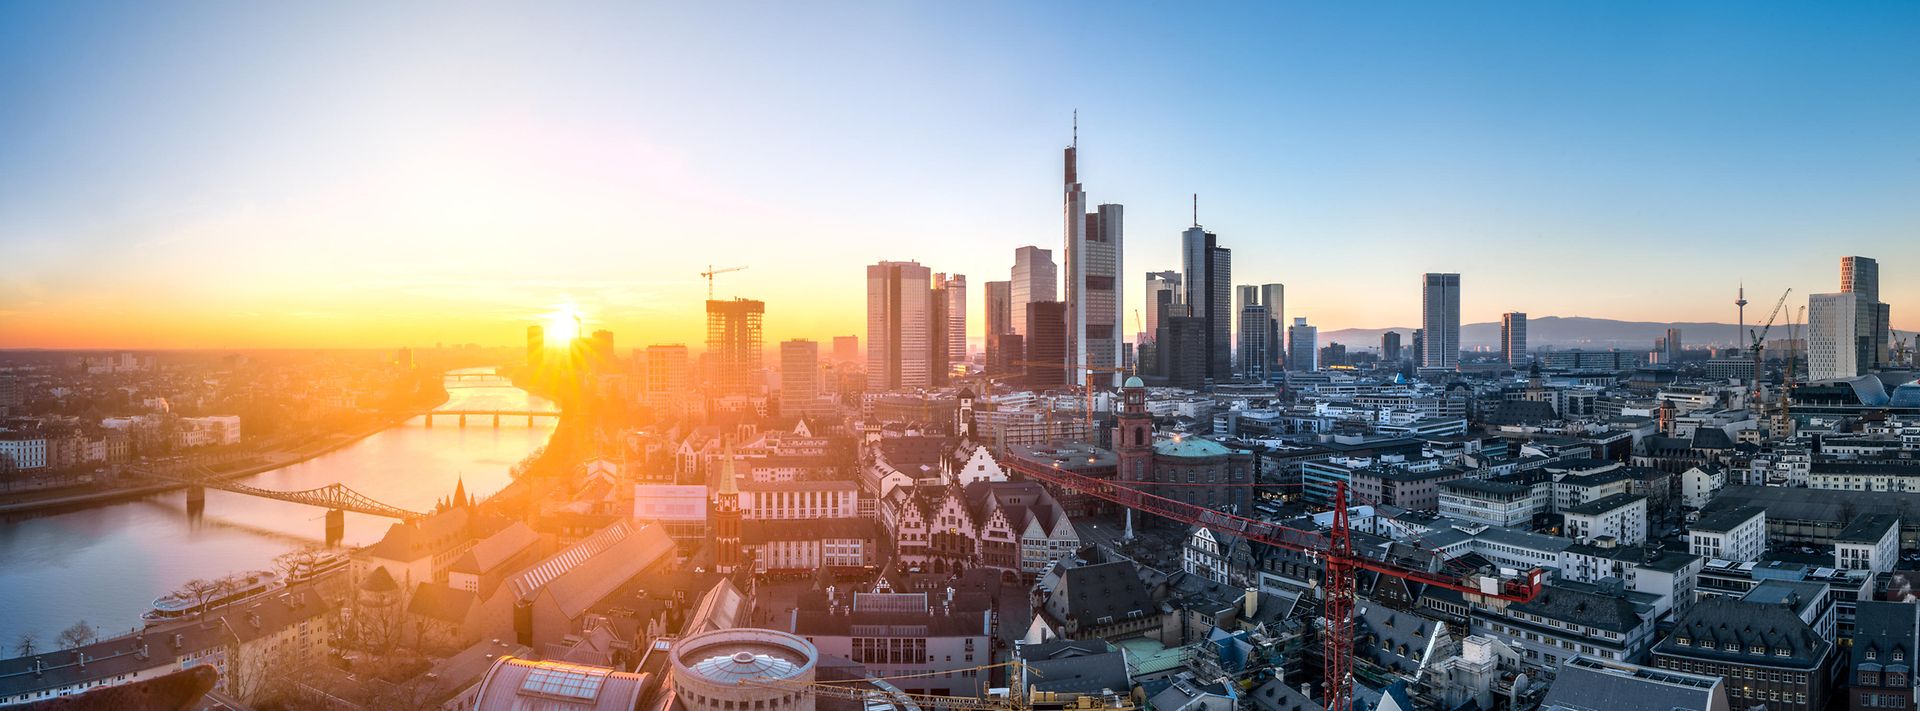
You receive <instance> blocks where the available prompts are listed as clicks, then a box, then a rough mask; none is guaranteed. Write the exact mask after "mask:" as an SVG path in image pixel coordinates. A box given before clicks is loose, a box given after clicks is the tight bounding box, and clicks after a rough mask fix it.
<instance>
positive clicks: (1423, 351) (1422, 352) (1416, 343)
mask: <svg viewBox="0 0 1920 711" xmlns="http://www.w3.org/2000/svg"><path fill="white" fill-rule="evenodd" d="M1412 345H1413V348H1412V350H1413V367H1415V368H1418V367H1420V366H1423V365H1426V364H1427V332H1426V330H1424V329H1419V328H1416V329H1413V344H1412Z"/></svg>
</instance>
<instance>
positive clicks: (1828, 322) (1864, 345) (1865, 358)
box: [1807, 291, 1879, 380]
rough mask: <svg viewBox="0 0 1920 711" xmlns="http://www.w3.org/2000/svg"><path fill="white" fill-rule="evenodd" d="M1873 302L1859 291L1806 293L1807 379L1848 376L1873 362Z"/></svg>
mask: <svg viewBox="0 0 1920 711" xmlns="http://www.w3.org/2000/svg"><path fill="white" fill-rule="evenodd" d="M1875 306H1876V305H1875V303H1874V302H1871V301H1868V300H1867V298H1866V294H1864V293H1862V292H1858V291H1853V292H1841V293H1838V294H1814V295H1812V296H1809V297H1807V379H1808V380H1826V379H1829V378H1851V377H1854V376H1856V375H1860V374H1861V373H1864V372H1866V371H1867V369H1868V368H1870V367H1872V366H1873V364H1874V362H1875V361H1874V330H1875V328H1876V327H1877V325H1878V324H1877V318H1876V316H1877V313H1878V311H1879V309H1877V308H1875Z"/></svg>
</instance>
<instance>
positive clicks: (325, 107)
mask: <svg viewBox="0 0 1920 711" xmlns="http://www.w3.org/2000/svg"><path fill="white" fill-rule="evenodd" d="M1738 9H1739V6H1738V5H1737V4H1714V3H1709V4H1698V5H1689V6H1687V7H1682V8H1671V7H1664V6H1660V5H1657V4H1647V3H1608V4H1592V5H1571V4H1555V5H1528V6H1517V7H1516V6H1510V5H1500V4H1470V5H1457V4H1455V5H1446V6H1425V5H1420V4H1396V5H1383V6H1376V7H1370V8H1355V7H1340V6H1327V5H1305V4H1290V5H1280V6H1270V7H1261V8H1220V7H1216V8H1190V7H1176V6H1169V5H1145V4H1120V5H1113V6H1103V7H1102V8H1101V9H1100V11H1098V12H1093V11H1089V8H1086V7H1081V6H1072V5H1021V4H991V5H978V4H969V5H963V6H935V5H905V6H893V7H887V8H884V9H881V8H875V7H871V6H865V7H863V6H858V5H842V6H835V7H831V8H819V7H800V6H789V7H778V6H769V7H755V8H753V9H752V10H751V11H749V10H747V9H746V8H744V7H738V8H735V9H734V10H732V11H718V12H715V11H708V10H707V9H699V10H696V9H694V8H692V7H679V8H675V7H660V6H653V7H632V6H606V5H584V4H583V5H569V6H566V7H562V8H554V9H543V11H540V12H534V11H532V10H531V9H529V8H516V7H514V6H511V5H499V4H487V5H481V6H471V7H462V8H460V11H459V12H448V11H447V8H445V7H444V6H439V5H432V4H418V5H402V6H376V5H372V4H355V3H347V4H328V5H310V6H297V5H284V4H276V5H271V6H259V7H232V6H219V5H199V6H193V7H185V8H178V7H141V6H117V7H113V8H111V9H110V10H103V11H100V12H94V11H88V10H83V9H81V8H79V7H76V6H72V5H62V4H53V5H30V6H13V7H10V8H8V9H7V10H5V11H4V12H5V20H6V21H5V22H4V23H0V65H4V66H7V67H10V68H13V69H14V71H10V72H7V73H5V74H4V75H0V256H4V260H0V261H4V263H5V267H4V268H3V269H0V346H7V347H36V348H53V347H92V348H108V347H136V348H197V347H371V346H379V347H387V346H391V345H394V344H398V343H408V344H413V345H425V344H431V343H434V342H448V343H454V342H480V343H487V344H509V343H511V342H513V340H514V339H515V338H516V334H515V333H514V332H513V330H512V329H511V328H507V327H504V326H503V324H504V323H506V322H512V321H517V320H524V319H528V318H532V317H534V316H535V315H537V314H539V313H542V312H545V311H547V310H549V309H550V308H551V307H552V306H553V305H555V304H559V303H562V302H569V301H570V302H573V303H577V304H579V305H580V308H581V310H582V311H583V312H584V313H586V314H587V317H588V318H589V319H590V320H592V321H593V323H592V324H590V325H592V326H594V327H606V328H611V329H613V330H615V331H618V332H622V333H629V334H641V333H644V334H646V337H647V338H648V339H649V340H658V341H663V342H671V341H682V342H689V343H697V342H698V341H699V340H700V331H699V328H700V326H699V319H700V314H699V308H698V303H699V301H700V299H702V298H704V295H703V293H702V290H703V289H704V288H705V283H704V281H703V280H701V279H700V278H699V277H698V276H697V272H698V271H701V270H703V269H705V268H706V265H708V264H715V265H719V266H732V265H736V264H744V265H748V266H749V267H750V268H749V269H748V270H746V271H744V272H741V273H739V274H734V275H731V276H729V277H725V278H723V279H722V280H721V282H720V286H719V288H720V294H721V295H722V296H728V295H732V294H739V295H743V296H751V297H753V298H759V299H763V300H765V301H767V302H768V303H769V310H770V313H772V314H776V315H777V318H770V319H769V323H768V333H769V336H770V337H771V338H775V339H779V338H787V337H812V338H824V337H827V336H829V335H833V334H841V333H855V332H857V331H858V330H859V326H860V319H859V315H858V312H859V309H860V304H861V300H862V291H861V273H860V267H861V265H862V264H864V263H866V262H867V261H870V260H872V259H879V258H887V259H918V260H920V261H922V262H923V263H927V264H933V265H937V267H938V268H939V269H941V270H944V271H947V272H952V273H962V274H968V275H971V276H973V278H974V279H975V280H984V279H987V278H1004V274H1005V270H1006V269H1007V264H1008V263H1009V259H1010V255H1011V252H1012V250H1013V249H1014V248H1015V247H1018V246H1021V245H1026V244H1037V245H1041V246H1050V245H1052V246H1057V243H1058V242H1059V239H1060V228H1059V224H1058V223H1059V206H1058V204H1057V202H1056V201H1055V200H1054V197H1055V190H1057V185H1058V179H1059V176H1058V162H1059V153H1058V151H1059V149H1060V148H1061V147H1063V146H1065V145H1066V144H1068V143H1069V142H1071V141H1072V140H1073V136H1072V131H1073V126H1072V121H1073V114H1074V112H1075V111H1076V110H1077V111H1078V112H1079V117H1080V131H1079V142H1080V145H1081V147H1082V151H1081V174H1082V176H1083V177H1082V180H1083V182H1085V183H1086V185H1087V186H1088V191H1089V194H1090V195H1091V196H1092V198H1093V199H1094V200H1095V201H1097V202H1117V203H1123V204H1125V205H1126V206H1127V208H1128V212H1129V213H1130V214H1129V215H1128V223H1129V224H1128V228H1129V229H1128V230H1127V232H1128V234H1127V242H1126V255H1125V258H1126V265H1127V268H1128V270H1129V272H1141V271H1147V270H1150V269H1168V268H1171V269H1177V268H1179V264H1178V259H1179V257H1178V253H1177V243H1178V234H1179V231H1180V230H1182V229H1184V228H1185V227H1186V226H1187V225H1188V224H1189V223H1190V222H1191V219H1192V218H1191V217H1190V210H1191V207H1190V202H1189V201H1190V196H1191V195H1192V194H1194V193H1198V194H1199V221H1200V222H1201V223H1202V224H1204V225H1206V226H1207V227H1208V229H1210V230H1213V231H1216V232H1218V233H1219V234H1220V235H1221V241H1222V243H1223V244H1228V245H1230V246H1232V247H1233V248H1234V249H1235V251H1236V253H1237V256H1238V259H1237V262H1238V264H1236V265H1235V266H1236V271H1237V273H1238V274H1247V275H1257V277H1255V278H1257V279H1260V280H1264V281H1280V282H1285V283H1287V284H1288V286H1289V291H1290V296H1291V299H1292V304H1291V305H1290V307H1291V308H1290V309H1289V311H1290V312H1292V313H1295V314H1304V315H1309V316H1311V317H1312V318H1313V319H1314V321H1315V322H1316V323H1318V324H1319V325H1321V326H1322V327H1323V328H1326V329H1337V328H1345V327H1390V326H1399V327H1406V326H1409V325H1411V324H1414V323H1415V322H1416V321H1417V317H1418V313H1417V310H1416V308H1415V307H1414V304H1415V303H1416V302H1417V300H1418V295H1419V291H1418V279H1419V274H1421V273H1423V272H1427V271H1457V272H1461V273H1463V275H1464V279H1465V281H1466V283H1467V284H1468V287H1467V288H1466V289H1465V290H1464V295H1463V304H1462V310H1463V318H1464V319H1465V320H1466V321H1468V322H1485V321H1497V320H1498V318H1499V314H1500V313H1502V312H1505V311H1509V310H1524V311H1528V312H1530V313H1532V314H1534V315H1535V316H1536V317H1538V316H1544V315H1559V316H1591V317H1602V318H1616V319H1624V320H1643V321H1716V322H1732V321H1733V320H1734V317H1733V312H1732V309H1731V307H1730V301H1731V299H1732V295H1733V290H1734V287H1735V286H1736V285H1737V284H1738V283H1740V282H1741V281H1742V280H1744V281H1745V283H1746V284H1747V285H1748V286H1749V287H1750V288H1751V289H1753V290H1754V291H1755V292H1756V293H1761V292H1765V293H1777V292H1778V291H1779V290H1780V289H1783V288H1786V287H1789V286H1792V287H1795V288H1796V289H1797V291H1798V292H1800V293H1815V292H1819V291H1824V290H1830V289H1831V286H1830V285H1829V282H1830V281H1831V276H1830V272H1831V270H1832V265H1833V263H1834V260H1835V259H1836V258H1837V257H1838V256H1841V255H1842V254H1853V253H1859V254H1873V255H1877V256H1878V258H1879V259H1880V261H1881V262H1882V263H1884V264H1886V265H1887V269H1888V270H1889V273H1890V274H1896V273H1910V272H1911V271H1912V270H1916V269H1920V240H1916V239H1915V238H1914V235H1915V234H1917V233H1920V201H1916V200H1914V199H1913V196H1914V195H1916V194H1920V134H1917V133H1916V132H1915V131H1913V130H1912V127H1913V126H1915V125H1920V72H1915V71H1913V70H1912V68H1913V67H1914V66H1915V65H1916V64H1920V34H1916V32H1917V31H1916V29H1915V28H1916V27H1917V26H1920V20H1916V15H1917V14H1920V8H1915V7H1914V6H1912V5H1911V4H1904V3H1872V4H1863V5H1855V6H1852V7H1850V8H1849V10H1848V11H1847V12H1845V13H1833V12H1827V11H1825V9H1824V8H1820V7H1816V6H1811V5H1805V6H1780V7H1771V8H1768V10H1767V11H1766V12H1764V13H1757V12H1756V13H1744V12H1739V11H1738ZM293 28H298V29H297V31H296V30H295V29H293ZM1842 245H1844V247H1843V246H1842ZM994 275H999V276H998V277H995V276H994ZM1132 281H1133V279H1129V285H1130V286H1132ZM1917 283H1920V282H1916V281H1915V280H1913V279H1905V278H1889V279H1888V281H1887V284H1886V286H1885V292H1886V298H1887V299H1888V300H1889V301H1895V302H1898V301H1903V300H1905V301H1911V300H1914V299H1916V298H1920V286H1914V285H1915V284H1917ZM1126 298H1127V300H1128V302H1129V305H1128V309H1129V311H1130V310H1131V309H1134V308H1138V307H1139V305H1140V304H1139V300H1138V299H1139V294H1138V289H1137V287H1134V288H1131V289H1130V290H1129V293H1127V295H1126ZM975 299H976V301H975V304H974V305H973V306H971V307H970V308H972V309H974V310H977V309H979V308H980V306H979V304H978V301H977V299H978V297H975ZM1915 318H1916V316H1915V315H1914V313H1913V312H1912V311H1908V312H1906V313H1901V312H1896V313H1895V314H1894V319H1895V326H1896V327H1901V328H1914V327H1916V326H1920V321H1915V320H1914V319H1915ZM981 322H982V320H981V319H980V318H979V317H978V315H977V313H976V315H975V317H974V319H973V320H972V323H973V326H972V327H971V328H972V333H971V334H970V336H971V338H972V340H973V342H974V343H975V344H976V347H978V345H979V344H980V342H981V335H982V334H981V331H980V330H979V328H980V324H981Z"/></svg>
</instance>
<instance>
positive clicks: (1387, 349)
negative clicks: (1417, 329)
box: [1380, 331, 1400, 364]
mask: <svg viewBox="0 0 1920 711" xmlns="http://www.w3.org/2000/svg"><path fill="white" fill-rule="evenodd" d="M1380 360H1383V361H1386V362H1387V363H1388V364H1392V363H1398V362H1400V332H1399V331H1388V332H1386V333H1382V334H1380Z"/></svg>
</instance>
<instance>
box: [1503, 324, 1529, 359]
mask: <svg viewBox="0 0 1920 711" xmlns="http://www.w3.org/2000/svg"><path fill="white" fill-rule="evenodd" d="M1500 360H1502V361H1505V362H1506V363H1507V364H1508V365H1524V364H1525V363H1526V362H1527V315H1526V314H1523V313H1520V312H1518V311H1515V312H1512V313H1504V314H1500Z"/></svg>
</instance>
